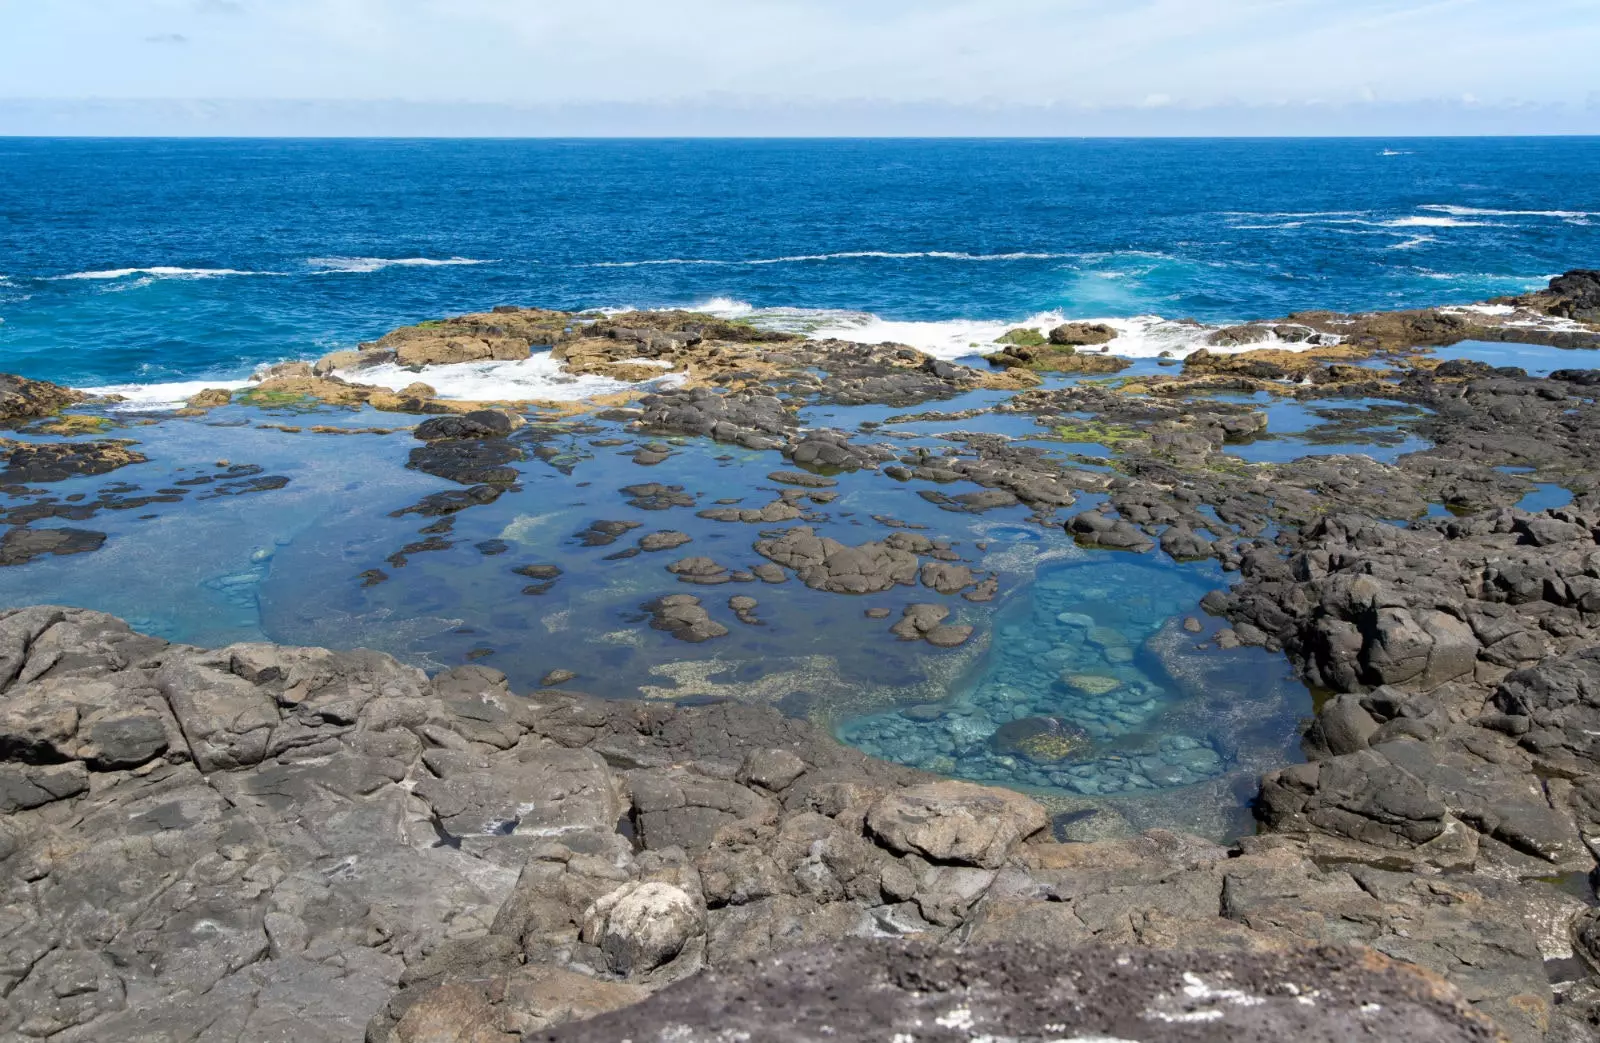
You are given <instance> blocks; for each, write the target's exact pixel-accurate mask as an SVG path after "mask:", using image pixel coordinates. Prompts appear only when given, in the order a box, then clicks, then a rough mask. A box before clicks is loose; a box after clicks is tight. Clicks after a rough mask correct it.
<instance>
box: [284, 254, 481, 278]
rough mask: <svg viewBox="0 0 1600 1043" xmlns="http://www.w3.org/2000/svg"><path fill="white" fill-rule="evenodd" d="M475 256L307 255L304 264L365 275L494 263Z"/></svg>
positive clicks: (334, 272)
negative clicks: (392, 270) (411, 269)
mask: <svg viewBox="0 0 1600 1043" xmlns="http://www.w3.org/2000/svg"><path fill="white" fill-rule="evenodd" d="M495 263H497V262H496V261H493V260H488V261H485V260H479V259H478V258H475V257H447V258H443V259H438V258H433V257H308V258H306V264H307V265H309V266H310V267H312V268H317V269H321V270H320V271H319V272H318V273H317V274H319V275H338V274H347V275H366V274H369V273H371V272H379V271H382V270H383V269H385V268H451V267H455V266H457V265H474V264H495Z"/></svg>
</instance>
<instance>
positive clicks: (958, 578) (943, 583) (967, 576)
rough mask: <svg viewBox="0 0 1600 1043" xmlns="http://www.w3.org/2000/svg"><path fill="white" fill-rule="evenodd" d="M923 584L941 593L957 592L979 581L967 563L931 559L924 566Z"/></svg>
mask: <svg viewBox="0 0 1600 1043" xmlns="http://www.w3.org/2000/svg"><path fill="white" fill-rule="evenodd" d="M921 577H922V585H923V586H924V587H927V588H928V589H930V590H933V591H935V592H937V593H940V594H957V593H960V592H961V591H963V590H965V589H967V588H968V587H970V586H973V585H974V584H976V583H977V577H975V576H974V575H973V574H972V570H971V569H969V568H967V567H966V566H965V565H952V564H949V563H946V562H938V561H930V562H928V563H927V564H926V565H924V566H922V573H921Z"/></svg>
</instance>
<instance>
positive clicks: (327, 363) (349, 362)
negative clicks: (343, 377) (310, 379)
mask: <svg viewBox="0 0 1600 1043" xmlns="http://www.w3.org/2000/svg"><path fill="white" fill-rule="evenodd" d="M375 355H382V356H383V357H384V358H386V359H387V357H388V353H387V352H381V353H380V352H366V351H335V352H331V353H329V354H327V355H324V356H322V357H321V358H320V359H318V360H317V361H316V363H315V364H313V365H312V367H311V372H312V375H313V376H318V377H325V376H327V375H328V374H329V373H332V372H333V371H334V370H339V369H359V368H360V367H361V366H362V364H363V363H367V362H370V361H375V359H374V356H375Z"/></svg>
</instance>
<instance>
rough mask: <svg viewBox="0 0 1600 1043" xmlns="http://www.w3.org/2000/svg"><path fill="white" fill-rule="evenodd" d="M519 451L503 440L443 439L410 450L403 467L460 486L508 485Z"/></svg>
mask: <svg viewBox="0 0 1600 1043" xmlns="http://www.w3.org/2000/svg"><path fill="white" fill-rule="evenodd" d="M522 458H523V455H522V450H521V449H518V448H517V447H516V446H515V445H512V444H511V443H510V442H507V441H506V440H505V439H503V438H495V439H476V440H474V439H444V440H441V441H437V442H429V443H427V444H426V445H420V446H417V447H416V448H414V449H412V450H411V456H410V460H409V462H408V463H407V465H406V466H408V467H410V468H412V469H414V470H418V471H422V472H424V473H426V474H431V475H436V476H438V477H440V478H447V479H449V480H450V481H452V482H457V483H459V484H461V485H510V484H511V483H512V482H515V481H516V480H517V478H518V477H519V473H518V471H517V469H516V468H515V467H511V466H510V464H512V463H514V462H516V461H519V460H521V459H522Z"/></svg>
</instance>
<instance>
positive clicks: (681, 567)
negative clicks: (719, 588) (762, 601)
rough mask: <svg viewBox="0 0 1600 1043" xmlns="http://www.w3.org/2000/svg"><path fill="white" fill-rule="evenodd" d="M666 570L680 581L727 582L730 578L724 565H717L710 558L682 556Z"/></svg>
mask: <svg viewBox="0 0 1600 1043" xmlns="http://www.w3.org/2000/svg"><path fill="white" fill-rule="evenodd" d="M667 571H668V572H670V573H672V574H673V575H674V576H677V577H678V580H679V582H681V583H702V584H708V585H710V584H718V583H727V582H729V581H730V580H731V579H732V577H731V576H729V575H728V570H727V568H726V566H723V565H719V564H717V563H716V562H715V561H713V560H712V559H710V558H683V559H681V560H679V561H675V562H673V563H672V564H671V565H668V566H667Z"/></svg>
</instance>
